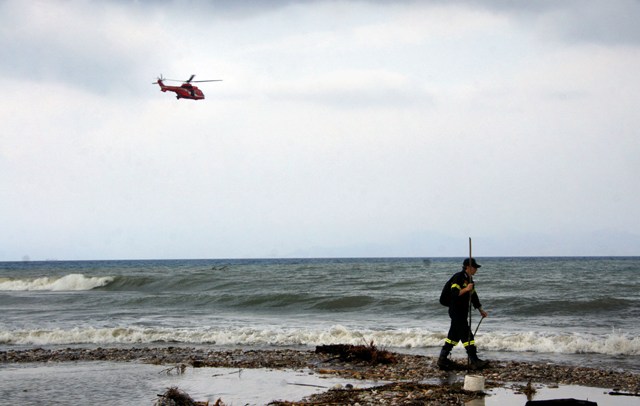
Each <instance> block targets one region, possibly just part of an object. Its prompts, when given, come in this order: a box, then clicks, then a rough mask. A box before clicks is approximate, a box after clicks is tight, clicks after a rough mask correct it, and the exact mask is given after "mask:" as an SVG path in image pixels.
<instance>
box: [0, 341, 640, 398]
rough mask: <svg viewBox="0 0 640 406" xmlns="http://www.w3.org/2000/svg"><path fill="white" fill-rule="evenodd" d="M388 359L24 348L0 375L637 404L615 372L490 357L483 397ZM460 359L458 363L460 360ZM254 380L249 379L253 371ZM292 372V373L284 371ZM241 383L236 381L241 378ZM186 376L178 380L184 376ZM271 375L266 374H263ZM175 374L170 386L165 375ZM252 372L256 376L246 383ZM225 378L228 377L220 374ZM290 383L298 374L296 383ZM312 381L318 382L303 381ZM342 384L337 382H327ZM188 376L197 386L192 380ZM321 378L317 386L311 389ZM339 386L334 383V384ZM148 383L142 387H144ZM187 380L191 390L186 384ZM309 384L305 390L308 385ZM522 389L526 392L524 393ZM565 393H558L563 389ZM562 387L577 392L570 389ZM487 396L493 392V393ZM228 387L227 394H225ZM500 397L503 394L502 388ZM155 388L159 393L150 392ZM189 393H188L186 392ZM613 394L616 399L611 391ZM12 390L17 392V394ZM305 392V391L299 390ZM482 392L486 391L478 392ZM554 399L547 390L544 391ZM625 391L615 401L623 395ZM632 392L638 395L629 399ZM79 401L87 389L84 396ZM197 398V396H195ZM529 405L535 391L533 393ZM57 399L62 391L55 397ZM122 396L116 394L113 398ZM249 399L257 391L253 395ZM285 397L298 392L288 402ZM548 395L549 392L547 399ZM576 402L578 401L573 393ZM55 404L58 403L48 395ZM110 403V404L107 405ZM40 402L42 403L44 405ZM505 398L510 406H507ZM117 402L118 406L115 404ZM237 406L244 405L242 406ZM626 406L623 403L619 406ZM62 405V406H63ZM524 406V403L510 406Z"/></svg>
mask: <svg viewBox="0 0 640 406" xmlns="http://www.w3.org/2000/svg"><path fill="white" fill-rule="evenodd" d="M390 354H391V356H392V358H393V359H394V362H392V363H373V362H370V361H364V360H357V359H352V360H349V359H346V360H345V359H340V358H339V357H334V356H331V355H330V354H325V353H318V352H316V351H312V350H295V349H271V350H266V349H265V350H256V349H240V348H237V349H233V350H231V349H230V350H224V351H218V350H212V349H206V348H195V347H172V346H163V347H130V348H64V349H42V348H34V349H27V350H9V351H2V352H0V365H2V368H1V369H0V374H3V378H4V377H6V376H7V375H6V374H9V373H12V372H11V371H10V368H11V367H14V368H16V367H21V368H25V367H28V368H35V369H36V370H37V369H38V368H40V369H42V368H47V367H49V368H50V367H52V366H65V365H66V366H67V367H68V368H69V369H71V370H72V369H81V370H83V371H84V372H83V373H84V374H85V375H87V374H91V371H92V370H93V371H94V372H96V371H99V370H100V368H104V365H105V363H107V364H108V365H111V366H112V370H111V373H116V374H122V373H124V371H127V370H136V369H144V368H147V367H151V366H152V367H154V368H155V369H153V370H149V371H148V372H145V373H144V374H142V375H138V376H137V378H135V379H138V380H140V381H141V382H142V381H145V380H146V381H154V380H159V381H158V385H160V384H164V385H171V384H173V383H175V384H176V386H177V387H178V388H180V389H182V390H184V391H185V392H187V393H189V394H190V395H191V396H192V397H193V399H194V400H197V401H204V402H206V401H208V402H209V403H210V404H214V402H215V401H217V400H218V399H220V400H221V402H223V403H224V404H227V405H229V404H234V405H237V404H243V405H244V404H268V403H272V404H275V405H292V404H315V405H318V404H326V405H328V404H356V403H358V404H360V405H374V404H396V405H404V404H446V405H463V404H469V403H468V402H473V401H475V402H479V401H482V402H483V403H473V404H495V403H491V402H494V401H496V397H499V399H502V401H503V402H502V403H501V404H509V403H508V402H509V401H514V402H518V401H519V400H521V399H519V398H518V396H517V395H518V394H523V395H524V396H526V392H527V390H532V389H533V391H534V392H543V391H544V390H547V391H549V389H554V388H557V389H558V390H559V392H558V393H564V394H567V393H569V394H571V393H578V394H580V393H582V394H584V393H588V392H585V391H587V390H588V388H593V389H595V392H592V394H591V397H592V399H593V396H594V395H593V393H596V394H601V395H602V396H603V397H605V398H606V399H607V403H602V404H608V405H609V404H621V405H622V404H625V405H633V404H640V397H638V394H639V393H640V375H639V374H637V373H632V372H625V371H621V370H612V369H609V370H607V369H599V368H591V367H580V366H575V365H561V364H551V363H548V362H545V363H536V362H516V361H500V360H493V361H492V363H491V366H490V367H489V368H487V369H486V370H483V371H475V372H473V374H478V375H481V376H483V377H484V379H485V392H483V393H477V392H469V391H464V390H463V389H462V381H463V379H464V375H465V374H467V372H466V371H454V372H448V371H440V370H439V369H438V368H437V366H436V358H435V357H430V356H421V355H411V354H402V353H395V352H394V353H390ZM458 361H459V362H461V363H463V362H464V361H465V360H464V359H458ZM195 371H208V372H207V373H204V375H206V376H205V377H204V381H203V373H200V375H193V374H194V373H195ZM250 373H251V374H253V375H250ZM279 373H289V375H286V376H287V377H288V378H287V379H289V381H290V382H289V383H288V384H287V385H286V386H284V387H283V386H282V382H281V380H282V379H281V378H282V376H281V375H278V374H279ZM291 373H293V375H291ZM243 374H244V375H245V377H244V378H243V379H244V380H243V379H240V377H241V376H242V375H243ZM183 375H184V376H183ZM235 375H237V376H238V377H239V378H238V379H237V380H235V386H234V385H233V384H231V386H230V384H229V381H227V382H225V383H224V387H225V390H221V391H219V392H217V393H207V390H206V389H204V388H206V387H210V386H211V385H212V383H213V382H215V381H216V380H218V381H220V380H223V379H229V377H230V376H234V377H235ZM270 375H272V376H273V377H272V378H270V377H269V376H270ZM171 376H173V377H174V378H175V380H174V381H171V379H168V378H167V377H171ZM247 376H252V377H253V378H252V379H253V380H247ZM224 377H227V378H224ZM296 377H297V378H296ZM309 377H316V378H318V379H321V381H318V380H317V379H316V380H314V381H311V382H312V383H306V382H308V378H309ZM336 378H340V379H341V380H340V381H331V379H336ZM190 380H192V381H194V382H191V383H190ZM260 381H262V382H263V385H264V382H265V381H266V382H267V383H268V385H267V387H263V388H259V390H260V392H262V393H263V395H266V396H268V399H269V400H268V401H265V398H264V397H263V398H262V399H261V400H260V399H257V401H258V402H259V403H251V402H252V399H248V400H247V399H243V393H248V394H250V393H251V392H252V389H251V386H252V385H253V386H255V385H257V383H256V382H260ZM318 382H320V384H318ZM336 382H340V383H336ZM147 383H148V382H147ZM192 384H194V385H195V386H194V385H192ZM4 386H5V387H4V388H3V391H4V395H5V397H4V398H5V399H7V395H8V393H9V391H12V392H14V393H13V394H11V395H9V398H11V396H13V397H14V398H16V397H17V399H15V400H20V398H21V396H20V395H22V399H23V400H28V399H30V398H31V399H35V398H36V397H37V396H38V395H37V390H38V389H37V388H34V387H29V388H25V387H23V388H22V389H20V388H19V387H16V388H13V389H9V388H7V387H6V380H5V384H4ZM293 387H295V388H296V389H300V388H304V389H306V392H292V388H293ZM305 387H306V388H305ZM527 388H529V389H527ZM562 388H565V391H564V392H562V391H561V390H560V389H562ZM567 388H574V390H573V392H572V391H568V392H567ZM165 389H166V387H152V385H151V386H149V388H148V391H149V393H148V394H147V397H146V398H145V399H148V402H149V403H148V404H152V403H153V399H154V396H157V394H160V393H162V392H163V391H164V390H165ZM80 390H81V391H84V392H92V391H95V392H97V393H100V391H105V392H108V393H113V394H114V395H115V397H114V398H113V399H104V398H103V401H107V402H108V403H109V404H126V402H127V399H126V397H123V396H124V395H125V393H124V392H122V391H118V388H116V387H109V381H108V380H106V381H103V384H102V385H98V386H94V387H84V388H81V389H80ZM492 390H494V391H495V390H498V391H496V392H494V393H493V394H491V391H492ZM225 391H226V396H225V393H224V392H225ZM500 391H502V392H500ZM156 392H157V393H156ZM190 392H191V393H190ZM610 392H614V393H618V394H619V395H610V394H609V393H610ZM16 393H17V395H18V396H16ZM305 393H306V394H305ZM485 393H486V394H485ZM550 393H551V394H553V392H550ZM620 394H622V395H620ZM633 394H635V395H636V396H630V395H633ZM85 395H86V393H85ZM199 395H200V396H201V397H200V398H199V397H198V396H199ZM532 395H533V398H534V399H536V396H535V393H533V394H532ZM57 396H61V395H59V394H58V395H57ZM118 396H120V398H118ZM250 396H251V397H253V399H256V398H255V396H254V395H250ZM287 396H299V397H297V398H289V397H287ZM547 396H548V395H547ZM573 397H575V398H579V397H576V396H573ZM50 400H52V401H53V400H57V401H61V400H64V399H60V398H58V399H50ZM109 400H111V401H109ZM42 401H45V400H44V399H42ZM504 401H507V403H504ZM119 402H122V403H119ZM239 402H242V403H239ZM616 402H623V403H616ZM61 403H64V402H61ZM514 404H523V403H514Z"/></svg>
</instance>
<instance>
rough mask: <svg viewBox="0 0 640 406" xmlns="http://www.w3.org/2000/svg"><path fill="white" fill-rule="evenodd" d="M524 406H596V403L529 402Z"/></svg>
mask: <svg viewBox="0 0 640 406" xmlns="http://www.w3.org/2000/svg"><path fill="white" fill-rule="evenodd" d="M525 406H598V404H597V403H596V402H591V401H588V400H578V399H548V400H530V401H528V402H527V403H525Z"/></svg>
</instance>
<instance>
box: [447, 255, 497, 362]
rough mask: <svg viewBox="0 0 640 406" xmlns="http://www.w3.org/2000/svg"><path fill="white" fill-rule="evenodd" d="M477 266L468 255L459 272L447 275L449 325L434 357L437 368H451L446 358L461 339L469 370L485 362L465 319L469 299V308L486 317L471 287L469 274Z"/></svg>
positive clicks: (471, 276) (471, 278)
mask: <svg viewBox="0 0 640 406" xmlns="http://www.w3.org/2000/svg"><path fill="white" fill-rule="evenodd" d="M478 268H480V265H479V264H478V263H477V262H476V260H475V259H474V258H471V261H469V258H467V259H465V260H464V262H463V263H462V271H460V272H458V273H456V274H455V275H453V276H452V277H451V291H450V294H451V297H450V298H449V317H450V318H451V327H450V328H449V334H448V335H447V338H446V339H445V340H444V341H445V342H444V346H443V347H442V350H441V351H440V358H438V367H439V368H440V369H451V368H452V367H453V366H454V363H453V362H452V361H450V360H449V358H448V357H449V353H450V352H451V350H452V349H453V347H455V346H456V345H457V344H458V342H462V345H463V346H464V348H465V349H466V350H467V354H468V355H469V361H470V366H471V369H482V368H484V367H486V366H487V364H488V362H487V361H483V360H481V359H480V358H478V354H477V349H476V344H475V341H474V337H473V333H472V332H471V327H470V326H469V320H468V316H469V301H471V303H472V304H473V307H475V308H476V309H478V311H479V312H480V314H481V315H482V317H487V312H485V311H484V310H482V305H480V299H478V294H477V293H476V291H475V289H474V283H473V275H475V274H476V272H478Z"/></svg>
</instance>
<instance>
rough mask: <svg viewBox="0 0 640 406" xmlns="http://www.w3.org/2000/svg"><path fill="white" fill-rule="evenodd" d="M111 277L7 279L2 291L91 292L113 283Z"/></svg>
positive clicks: (80, 275) (0, 283) (70, 276)
mask: <svg viewBox="0 0 640 406" xmlns="http://www.w3.org/2000/svg"><path fill="white" fill-rule="evenodd" d="M113 280H114V278H113V277H111V276H92V277H86V276H84V275H82V274H69V275H64V276H59V277H48V276H44V277H41V278H15V279H12V278H5V279H2V280H0V291H31V290H42V291H70V290H91V289H95V288H99V287H103V286H106V285H108V284H109V283H111V282H113Z"/></svg>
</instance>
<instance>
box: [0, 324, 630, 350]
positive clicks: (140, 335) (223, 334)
mask: <svg viewBox="0 0 640 406" xmlns="http://www.w3.org/2000/svg"><path fill="white" fill-rule="evenodd" d="M443 339H444V335H443V334H442V333H434V332H430V331H426V330H420V329H406V330H388V331H358V330H353V329H349V328H347V327H344V326H341V325H334V326H332V327H330V328H326V329H304V328H303V329H297V328H289V329H286V328H275V327H274V328H262V329H260V328H250V327H236V328H225V329H216V328H212V327H203V328H151V327H149V328H145V327H115V328H73V329H68V330H65V329H50V330H46V329H41V330H17V331H0V344H3V345H7V344H14V345H15V344H17V345H69V344H96V345H108V344H152V343H184V344H210V345H221V346H224V345H229V346H233V345H251V346H254V345H255V346H299V345H303V346H304V345H306V346H316V345H324V344H366V343H369V342H371V341H373V342H374V343H375V344H376V345H377V346H379V347H383V348H389V349H393V348H398V349H399V348H427V347H439V346H441V345H442V342H443ZM476 342H477V343H478V345H479V346H480V347H481V348H482V349H483V350H490V351H509V352H537V353H558V354H582V353H591V354H606V355H640V337H633V336H630V335H627V334H624V333H620V332H612V333H610V334H608V335H606V336H596V335H587V334H550V333H538V332H526V333H506V332H505V333H499V332H492V333H486V334H483V335H482V337H478V339H477V340H476Z"/></svg>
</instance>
